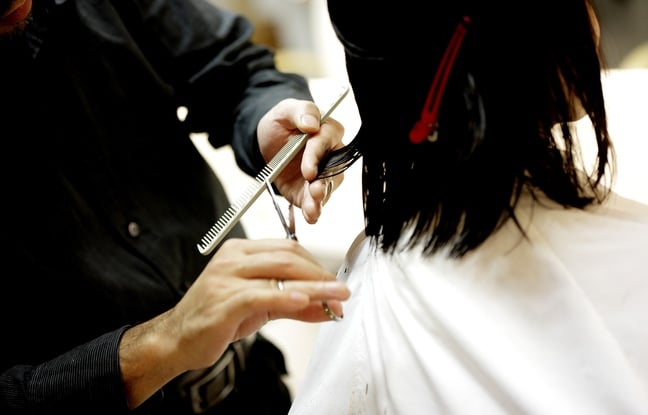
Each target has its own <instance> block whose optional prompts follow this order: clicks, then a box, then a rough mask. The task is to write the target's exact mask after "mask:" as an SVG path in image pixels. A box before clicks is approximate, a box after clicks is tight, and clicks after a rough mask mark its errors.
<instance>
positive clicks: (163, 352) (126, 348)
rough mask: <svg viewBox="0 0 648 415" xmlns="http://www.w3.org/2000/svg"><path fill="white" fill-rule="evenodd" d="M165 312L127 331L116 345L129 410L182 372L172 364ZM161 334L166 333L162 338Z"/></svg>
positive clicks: (172, 344) (171, 344)
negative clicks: (117, 346) (117, 345)
mask: <svg viewBox="0 0 648 415" xmlns="http://www.w3.org/2000/svg"><path fill="white" fill-rule="evenodd" d="M167 315H168V312H167V313H164V314H161V315H160V316H157V317H155V318H154V319H152V320H149V321H147V322H145V323H142V324H140V325H137V326H135V327H132V328H130V329H128V330H127V331H126V332H125V333H124V335H123V337H122V340H121V342H120V345H119V363H120V368H121V373H122V379H123V382H124V390H125V393H126V401H127V402H128V406H129V408H131V409H133V408H136V407H138V406H139V405H140V404H142V403H143V402H144V401H146V400H147V399H149V398H150V397H151V396H153V395H154V394H155V393H156V392H157V391H158V390H160V389H161V388H162V387H163V386H164V385H165V384H166V383H167V382H169V381H170V380H171V379H173V378H174V377H176V376H177V375H179V374H180V373H182V372H183V371H184V370H183V369H181V368H178V367H176V366H175V365H174V363H175V362H176V360H177V359H174V358H173V353H174V350H175V349H176V347H175V346H174V342H170V341H169V340H168V339H170V338H172V337H173V335H171V336H169V333H168V330H166V328H167V326H168V325H167V324H166V318H167ZM165 331H166V332H167V333H166V335H165Z"/></svg>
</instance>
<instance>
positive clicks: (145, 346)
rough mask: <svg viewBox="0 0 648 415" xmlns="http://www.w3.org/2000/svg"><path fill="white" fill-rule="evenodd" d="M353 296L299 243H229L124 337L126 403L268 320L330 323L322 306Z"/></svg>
mask: <svg viewBox="0 0 648 415" xmlns="http://www.w3.org/2000/svg"><path fill="white" fill-rule="evenodd" d="M278 280H282V281H283V290H280V289H279V287H278V285H277V281H278ZM349 295H350V292H349V290H348V288H347V287H346V285H345V284H343V283H341V282H338V281H336V280H335V275H334V274H332V273H330V272H328V271H326V270H325V269H324V268H322V267H321V266H320V265H319V264H318V263H317V262H316V261H315V259H314V258H313V257H312V256H311V255H310V253H308V252H307V251H306V250H305V249H304V248H303V247H302V246H301V245H300V244H299V243H297V242H296V241H293V240H290V239H266V240H257V241H252V240H245V239H229V240H227V241H225V242H224V243H223V245H222V246H221V247H220V249H219V250H218V251H217V252H216V254H215V255H214V257H213V258H212V259H211V260H210V262H209V264H208V265H207V267H206V268H205V270H204V271H203V273H202V274H201V275H200V276H199V277H198V279H197V280H196V281H195V282H194V284H193V285H192V286H191V288H189V290H188V291H187V293H186V294H185V295H184V297H183V298H182V299H181V300H180V302H179V303H178V304H177V305H176V306H175V307H174V308H172V309H171V310H169V311H167V312H165V313H163V314H161V315H159V316H157V317H155V318H153V319H152V320H149V321H148V322H145V323H143V324H140V325H138V326H135V327H133V328H131V329H129V330H127V331H126V332H125V334H124V336H123V338H122V341H121V343H120V348H119V356H120V365H121V369H122V375H123V379H124V383H125V387H126V394H127V399H128V402H129V406H130V407H131V408H134V407H136V406H138V405H140V404H141V403H142V402H143V401H144V400H146V399H147V398H148V397H150V396H151V395H152V394H153V393H155V392H156V391H157V390H158V389H160V388H161V387H162V386H164V384H166V383H167V382H168V381H170V380H171V379H173V378H174V377H176V376H177V375H179V374H181V373H183V372H185V371H187V370H192V369H199V368H205V367H208V366H210V365H212V364H214V363H215V362H216V360H217V359H218V358H219V357H220V356H221V355H222V354H223V352H224V351H225V349H226V348H227V346H228V345H229V344H230V343H231V342H233V341H235V340H238V339H240V338H242V337H245V336H247V335H249V334H251V333H254V332H256V331H258V330H259V329H260V328H261V327H263V325H264V324H265V323H267V322H268V321H270V320H274V319H279V318H290V319H295V320H301V321H305V322H323V321H330V318H329V317H328V316H327V315H326V313H325V312H324V310H323V308H322V301H326V302H327V303H328V306H329V308H330V309H331V311H333V312H334V313H335V314H336V315H338V316H341V315H343V312H342V304H341V301H344V300H346V299H347V298H348V297H349Z"/></svg>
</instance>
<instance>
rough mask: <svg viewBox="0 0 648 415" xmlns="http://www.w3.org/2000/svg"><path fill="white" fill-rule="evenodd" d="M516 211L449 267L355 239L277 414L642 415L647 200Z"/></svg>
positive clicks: (645, 402) (646, 356)
mask: <svg viewBox="0 0 648 415" xmlns="http://www.w3.org/2000/svg"><path fill="white" fill-rule="evenodd" d="M523 205H524V206H520V209H519V213H518V215H519V217H520V219H521V222H522V224H523V226H524V227H525V229H527V232H528V236H529V240H525V239H523V238H522V237H521V236H520V232H519V231H518V230H517V229H516V228H515V226H514V224H513V223H509V224H508V225H506V226H505V227H504V228H503V229H502V230H500V231H499V232H497V233H496V234H495V235H493V236H492V237H491V238H489V239H488V241H487V242H486V243H485V244H484V245H483V246H482V247H480V248H479V249H478V250H477V251H475V252H473V253H471V254H469V255H467V256H466V257H465V258H463V259H461V260H458V261H457V260H450V259H447V258H442V256H441V255H436V256H434V257H433V258H428V259H424V258H422V257H421V256H420V255H418V254H415V253H406V254H400V255H397V256H394V257H387V256H385V255H383V254H382V253H376V252H374V251H373V250H372V249H371V248H370V246H369V243H368V240H366V239H365V238H364V236H363V235H360V236H359V237H358V239H356V242H354V244H353V246H352V247H351V248H350V250H349V252H348V255H347V258H346V261H345V263H344V264H343V265H342V267H341V269H340V271H339V274H338V278H339V279H341V280H347V281H348V283H349V286H350V288H351V290H352V296H351V298H350V300H349V301H348V302H347V303H345V306H344V307H345V308H344V320H343V321H342V322H340V323H334V322H327V323H324V324H322V325H321V328H320V332H319V334H318V338H317V340H316V343H315V347H314V350H313V353H312V356H311V359H310V362H309V366H308V368H307V371H306V374H305V376H304V381H303V382H302V384H301V385H300V387H299V391H298V393H297V396H296V397H295V401H294V404H293V406H292V408H291V411H290V415H317V414H326V415H342V414H353V415H364V414H366V415H390V414H406V415H416V414H426V415H430V414H432V415H434V414H443V415H450V414H462V415H463V414H478V415H489V414H525V415H526V414H539V415H562V414H564V415H580V414H583V415H598V414H602V415H634V414H648V206H645V205H642V204H639V203H637V202H633V201H631V200H627V199H623V198H621V197H619V196H614V197H613V198H612V199H610V201H609V202H608V203H606V204H605V205H604V206H603V207H597V208H596V209H593V210H589V211H586V212H584V211H578V210H565V209H562V208H560V207H555V206H554V207H547V205H545V206H544V207H542V206H538V205H536V206H535V207H533V208H531V207H530V206H531V205H532V204H531V203H530V202H529V200H528V199H525V201H524V202H523ZM509 222H510V221H509Z"/></svg>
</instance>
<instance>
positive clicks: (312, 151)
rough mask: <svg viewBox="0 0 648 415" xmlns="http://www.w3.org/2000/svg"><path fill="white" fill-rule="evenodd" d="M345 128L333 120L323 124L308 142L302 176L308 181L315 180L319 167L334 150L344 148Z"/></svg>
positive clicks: (330, 119)
mask: <svg viewBox="0 0 648 415" xmlns="http://www.w3.org/2000/svg"><path fill="white" fill-rule="evenodd" d="M343 136H344V126H343V125H342V124H341V123H340V122H338V121H337V120H335V119H333V118H329V119H328V120H327V121H326V122H325V123H323V124H322V125H321V127H320V129H319V132H317V134H314V135H313V136H312V137H311V138H309V140H308V141H307V142H306V146H305V147H304V153H303V155H302V161H301V170H302V175H303V176H304V178H305V179H306V180H308V181H312V180H315V178H316V177H317V174H318V171H319V165H320V163H321V162H322V160H323V159H324V158H325V156H326V155H327V154H328V153H330V152H331V151H332V150H336V149H338V148H342V147H343V146H344V143H343V142H342V138H343Z"/></svg>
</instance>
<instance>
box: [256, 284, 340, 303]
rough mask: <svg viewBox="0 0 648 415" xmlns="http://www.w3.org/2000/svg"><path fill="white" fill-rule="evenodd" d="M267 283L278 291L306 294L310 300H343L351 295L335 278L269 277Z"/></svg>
mask: <svg viewBox="0 0 648 415" xmlns="http://www.w3.org/2000/svg"><path fill="white" fill-rule="evenodd" d="M269 285H270V288H272V289H273V290H276V291H277V292H279V293H289V292H291V291H298V292H301V293H303V294H306V295H307V296H308V297H309V299H310V300H311V301H330V300H338V301H345V300H347V299H348V298H349V296H350V295H351V291H350V290H349V288H348V287H347V285H346V284H344V283H343V282H340V281H337V280H333V281H328V280H322V281H307V280H300V279H276V280H275V279H271V280H269Z"/></svg>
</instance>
